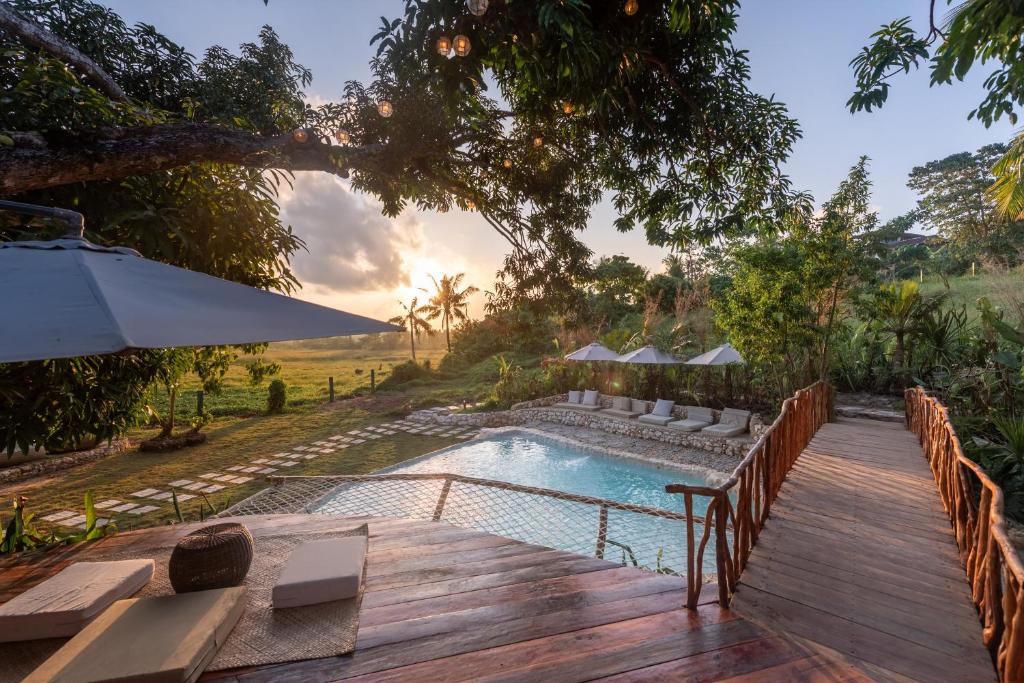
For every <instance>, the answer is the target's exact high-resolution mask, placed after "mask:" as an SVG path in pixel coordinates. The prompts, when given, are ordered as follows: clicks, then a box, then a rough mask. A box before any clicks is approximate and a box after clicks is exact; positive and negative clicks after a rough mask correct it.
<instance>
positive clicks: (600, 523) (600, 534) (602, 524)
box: [594, 505, 608, 560]
mask: <svg viewBox="0 0 1024 683" xmlns="http://www.w3.org/2000/svg"><path fill="white" fill-rule="evenodd" d="M607 538H608V506H607V505H602V506H601V512H600V514H599V515H598V517H597V548H596V549H595V550H594V555H595V556H597V559H599V560H603V559H604V544H605V540H606V539H607Z"/></svg>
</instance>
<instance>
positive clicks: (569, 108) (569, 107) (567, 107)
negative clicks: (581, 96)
mask: <svg viewBox="0 0 1024 683" xmlns="http://www.w3.org/2000/svg"><path fill="white" fill-rule="evenodd" d="M574 111H576V105H574V104H573V103H572V102H570V101H568V100H566V101H565V102H562V112H563V113H565V114H571V113H573V112H574Z"/></svg>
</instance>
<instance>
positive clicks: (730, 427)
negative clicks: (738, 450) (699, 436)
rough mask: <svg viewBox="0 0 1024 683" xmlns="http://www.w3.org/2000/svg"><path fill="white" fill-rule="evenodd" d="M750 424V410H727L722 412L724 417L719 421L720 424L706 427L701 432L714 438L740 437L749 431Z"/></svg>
mask: <svg viewBox="0 0 1024 683" xmlns="http://www.w3.org/2000/svg"><path fill="white" fill-rule="evenodd" d="M748 424H750V411H749V410H737V409H735V408H726V409H725V410H723V411H722V417H721V418H720V419H719V421H718V424H716V425H711V426H710V427H705V428H704V429H702V430H701V431H702V432H707V433H708V434H712V435H714V436H725V437H729V436H739V435H740V434H742V433H743V432H745V431H747V425H748Z"/></svg>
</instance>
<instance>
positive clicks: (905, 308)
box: [869, 280, 942, 388]
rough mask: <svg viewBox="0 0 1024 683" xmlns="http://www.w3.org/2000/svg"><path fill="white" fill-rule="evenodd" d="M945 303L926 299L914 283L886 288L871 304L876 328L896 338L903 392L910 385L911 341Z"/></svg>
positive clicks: (894, 358)
mask: <svg viewBox="0 0 1024 683" xmlns="http://www.w3.org/2000/svg"><path fill="white" fill-rule="evenodd" d="M941 303H942V298H941V297H924V296H922V295H921V292H920V291H918V287H917V283H916V282H913V281H912V280H906V281H904V282H899V283H893V284H890V285H882V287H881V288H880V289H879V290H878V292H877V293H876V294H875V296H874V299H873V300H872V301H871V308H870V310H869V315H870V316H871V318H872V320H873V321H874V323H875V325H876V326H877V328H878V329H879V330H881V331H882V332H885V333H888V334H890V335H892V337H893V340H894V348H893V352H892V369H893V373H894V375H895V376H896V378H897V381H898V382H899V384H900V387H901V388H904V387H906V386H908V385H909V382H910V372H909V368H908V367H907V365H908V362H907V356H909V355H910V354H909V350H908V341H909V339H908V338H909V337H911V336H914V335H917V334H919V333H920V332H921V330H922V327H923V325H924V321H925V320H926V319H927V318H928V317H929V316H930V315H931V314H932V313H933V312H935V311H936V310H938V308H939V307H940V305H941Z"/></svg>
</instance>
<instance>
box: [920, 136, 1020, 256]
mask: <svg viewBox="0 0 1024 683" xmlns="http://www.w3.org/2000/svg"><path fill="white" fill-rule="evenodd" d="M1006 149H1007V147H1006V145H1002V144H994V145H985V146H984V147H982V148H981V149H979V150H978V151H977V152H975V153H973V154H971V153H970V152H960V153H958V154H951V155H950V156H948V157H945V158H944V159H939V160H937V161H930V162H928V163H927V164H925V165H924V166H917V167H915V168H914V169H913V170H912V171H911V172H910V180H909V181H908V182H907V185H908V186H909V187H910V188H911V189H913V190H916V191H917V193H918V195H919V196H920V198H919V199H918V202H917V205H918V209H919V216H920V217H921V219H922V220H923V221H924V223H925V224H926V225H928V226H930V227H932V228H934V229H935V230H937V231H938V233H939V234H940V235H941V236H943V237H945V238H946V239H947V240H949V242H950V244H951V245H952V246H953V248H954V249H955V250H957V251H959V252H961V253H963V254H965V255H968V256H969V257H971V258H972V259H973V258H976V256H977V255H981V254H985V255H988V256H989V257H991V258H998V259H1001V260H1003V261H1005V262H1006V264H1007V265H1013V263H1015V262H1016V260H1017V259H1016V258H1014V257H1013V256H1012V255H1011V254H1010V253H1008V251H1007V250H1006V249H1005V246H1006V238H1007V237H1009V236H1011V235H1012V234H1013V231H1012V226H1011V224H1010V222H1009V221H1007V220H1006V219H1004V218H1003V217H1002V216H1000V215H999V214H998V212H997V211H996V204H995V202H994V201H993V200H992V198H991V197H990V196H989V194H988V192H987V190H988V188H989V187H990V186H991V185H992V183H993V181H994V180H995V177H994V176H993V174H992V170H991V169H992V167H993V165H995V163H996V162H997V161H998V160H999V159H1000V158H1001V157H1002V156H1003V155H1004V154H1005V153H1006Z"/></svg>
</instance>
